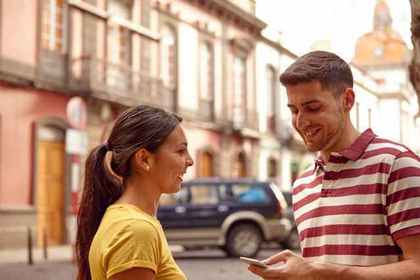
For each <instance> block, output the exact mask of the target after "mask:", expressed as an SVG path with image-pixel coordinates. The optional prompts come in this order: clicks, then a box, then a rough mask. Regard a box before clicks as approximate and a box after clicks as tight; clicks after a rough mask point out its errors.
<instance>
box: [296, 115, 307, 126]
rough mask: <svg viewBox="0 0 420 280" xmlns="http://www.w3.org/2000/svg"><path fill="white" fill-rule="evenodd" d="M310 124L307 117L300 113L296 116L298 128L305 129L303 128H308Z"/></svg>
mask: <svg viewBox="0 0 420 280" xmlns="http://www.w3.org/2000/svg"><path fill="white" fill-rule="evenodd" d="M308 124H309V122H308V119H307V117H306V115H305V114H303V113H300V112H299V113H298V114H297V115H296V127H298V128H303V127H305V126H307V125H308Z"/></svg>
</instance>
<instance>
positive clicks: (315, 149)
mask: <svg viewBox="0 0 420 280" xmlns="http://www.w3.org/2000/svg"><path fill="white" fill-rule="evenodd" d="M305 147H306V149H307V150H308V152H311V153H314V152H319V151H320V150H321V148H320V147H318V146H315V145H311V144H309V145H308V144H306V143H305Z"/></svg>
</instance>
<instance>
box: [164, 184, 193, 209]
mask: <svg viewBox="0 0 420 280" xmlns="http://www.w3.org/2000/svg"><path fill="white" fill-rule="evenodd" d="M187 202H188V188H186V187H184V188H181V190H180V191H179V192H177V193H171V194H166V193H164V194H162V195H161V197H160V201H159V205H161V206H172V205H177V204H185V203H187Z"/></svg>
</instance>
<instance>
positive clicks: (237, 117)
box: [232, 107, 258, 130]
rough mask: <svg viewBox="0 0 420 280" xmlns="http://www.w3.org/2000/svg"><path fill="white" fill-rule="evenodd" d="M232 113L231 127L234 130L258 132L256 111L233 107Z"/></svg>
mask: <svg viewBox="0 0 420 280" xmlns="http://www.w3.org/2000/svg"><path fill="white" fill-rule="evenodd" d="M232 113H233V114H232V126H233V129H234V130H241V129H244V128H248V129H252V130H258V114H257V112H256V111H254V110H244V109H243V108H240V107H234V108H233V112H232Z"/></svg>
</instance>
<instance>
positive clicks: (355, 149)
mask: <svg viewBox="0 0 420 280" xmlns="http://www.w3.org/2000/svg"><path fill="white" fill-rule="evenodd" d="M375 137H376V134H375V133H373V131H372V129H370V128H368V129H366V130H365V131H364V132H363V133H362V134H360V135H359V137H357V139H356V140H355V141H354V142H353V143H352V144H351V145H350V146H349V147H348V148H345V149H344V150H342V151H341V152H334V153H331V155H330V159H329V162H334V163H345V162H346V161H347V160H352V161H356V160H358V159H359V158H360V157H361V156H362V155H363V153H364V152H365V150H366V148H367V146H368V145H369V144H370V142H372V140H373V139H374V138H375ZM325 165H326V162H324V161H323V160H322V159H321V158H320V156H319V155H318V156H317V158H316V159H315V164H314V169H313V171H314V172H316V171H317V170H319V169H321V170H325Z"/></svg>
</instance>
